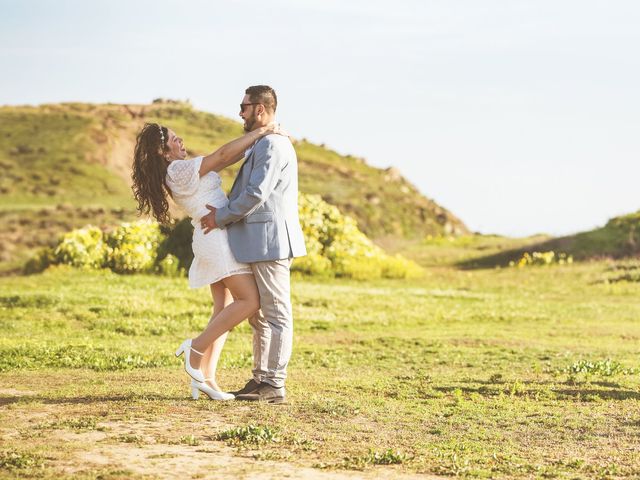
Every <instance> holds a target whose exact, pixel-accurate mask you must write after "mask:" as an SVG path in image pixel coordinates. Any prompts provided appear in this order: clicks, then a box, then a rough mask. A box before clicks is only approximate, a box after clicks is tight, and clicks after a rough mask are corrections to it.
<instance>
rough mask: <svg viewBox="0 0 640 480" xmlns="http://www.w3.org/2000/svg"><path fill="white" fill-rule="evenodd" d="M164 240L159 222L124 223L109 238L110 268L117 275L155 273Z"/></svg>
mask: <svg viewBox="0 0 640 480" xmlns="http://www.w3.org/2000/svg"><path fill="white" fill-rule="evenodd" d="M161 240H162V235H161V232H160V225H159V224H158V223H157V222H151V221H138V222H131V223H123V224H121V225H120V226H119V227H118V228H116V229H115V230H114V231H113V232H112V233H111V234H109V235H108V236H107V245H108V246H109V248H110V251H109V261H108V266H109V268H111V270H113V271H114V272H116V273H141V272H151V271H153V268H154V265H155V262H156V259H157V258H158V246H159V245H160V241H161Z"/></svg>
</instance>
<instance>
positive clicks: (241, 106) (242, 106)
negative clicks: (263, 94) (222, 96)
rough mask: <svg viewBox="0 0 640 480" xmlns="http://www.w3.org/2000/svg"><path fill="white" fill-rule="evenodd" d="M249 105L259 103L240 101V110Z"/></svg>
mask: <svg viewBox="0 0 640 480" xmlns="http://www.w3.org/2000/svg"><path fill="white" fill-rule="evenodd" d="M249 105H260V104H259V103H241V104H240V111H241V112H244V109H245V107H248V106H249Z"/></svg>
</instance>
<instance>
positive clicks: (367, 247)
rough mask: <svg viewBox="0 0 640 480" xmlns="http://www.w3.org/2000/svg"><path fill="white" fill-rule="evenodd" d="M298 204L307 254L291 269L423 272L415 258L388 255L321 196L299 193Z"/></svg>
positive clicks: (368, 275)
mask: <svg viewBox="0 0 640 480" xmlns="http://www.w3.org/2000/svg"><path fill="white" fill-rule="evenodd" d="M298 204H299V214H300V223H301V226H302V231H303V233H304V237H305V243H306V246H307V256H306V257H303V258H300V259H296V260H295V262H294V263H293V266H292V270H294V271H300V272H302V273H307V274H311V275H335V276H338V277H348V278H355V279H359V280H364V279H372V278H381V277H384V278H407V277H416V276H420V275H422V269H421V268H420V267H419V266H418V265H416V264H415V263H414V262H411V261H410V260H407V259H405V258H403V257H401V256H399V255H398V256H395V257H391V256H389V255H387V254H386V253H385V252H384V251H383V250H382V249H381V248H380V247H378V246H377V245H375V244H374V243H373V242H372V241H371V240H369V238H368V237H367V236H366V235H365V234H364V233H362V232H361V231H360V230H359V229H358V225H357V223H356V221H355V220H354V219H352V218H351V217H349V216H346V215H342V213H340V210H338V208H336V207H335V206H333V205H330V204H328V203H326V202H325V201H323V200H322V198H320V196H318V195H305V194H301V195H300V197H299V202H298Z"/></svg>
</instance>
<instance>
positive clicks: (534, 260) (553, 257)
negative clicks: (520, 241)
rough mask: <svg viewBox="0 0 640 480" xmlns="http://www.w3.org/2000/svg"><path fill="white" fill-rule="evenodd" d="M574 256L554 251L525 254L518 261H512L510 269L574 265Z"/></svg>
mask: <svg viewBox="0 0 640 480" xmlns="http://www.w3.org/2000/svg"><path fill="white" fill-rule="evenodd" d="M572 263H573V256H571V255H567V254H566V253H556V252H554V251H553V250H550V251H548V252H532V253H529V252H525V253H524V255H522V257H520V259H519V260H517V261H513V260H512V261H510V262H509V266H510V267H518V268H522V267H527V266H532V265H553V264H557V265H565V264H572Z"/></svg>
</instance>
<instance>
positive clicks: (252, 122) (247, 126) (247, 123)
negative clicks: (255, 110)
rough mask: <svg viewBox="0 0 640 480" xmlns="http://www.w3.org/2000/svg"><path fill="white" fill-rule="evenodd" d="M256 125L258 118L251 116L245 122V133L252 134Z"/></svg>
mask: <svg viewBox="0 0 640 480" xmlns="http://www.w3.org/2000/svg"><path fill="white" fill-rule="evenodd" d="M255 124H256V118H255V116H254V115H251V117H250V118H246V119H245V120H244V131H245V132H247V133H248V132H250V131H252V130H253V126H254V125H255Z"/></svg>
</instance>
